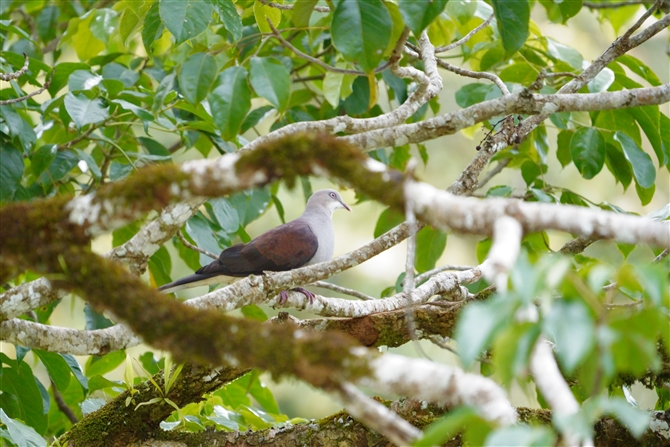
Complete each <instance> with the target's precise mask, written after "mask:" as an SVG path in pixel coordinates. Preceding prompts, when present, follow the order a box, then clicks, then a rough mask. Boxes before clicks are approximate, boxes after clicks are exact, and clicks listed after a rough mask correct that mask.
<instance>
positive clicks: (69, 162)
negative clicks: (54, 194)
mask: <svg viewBox="0 0 670 447" xmlns="http://www.w3.org/2000/svg"><path fill="white" fill-rule="evenodd" d="M77 163H79V157H77V156H76V155H75V154H74V153H73V152H71V151H59V152H58V153H57V154H56V157H55V158H54V160H53V161H52V162H51V164H50V165H49V167H48V168H47V170H46V171H44V172H42V175H40V176H39V178H38V181H39V182H40V183H41V184H42V185H44V186H45V187H46V186H49V185H51V184H53V183H56V182H58V181H60V180H62V179H63V178H64V177H65V176H66V175H68V174H69V173H70V171H72V169H74V167H75V166H77Z"/></svg>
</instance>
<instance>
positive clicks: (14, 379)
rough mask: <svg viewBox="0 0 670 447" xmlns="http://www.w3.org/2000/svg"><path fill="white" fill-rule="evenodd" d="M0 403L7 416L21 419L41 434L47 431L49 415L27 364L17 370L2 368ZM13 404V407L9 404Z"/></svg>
mask: <svg viewBox="0 0 670 447" xmlns="http://www.w3.org/2000/svg"><path fill="white" fill-rule="evenodd" d="M0 372H1V373H2V374H1V375H0V391H2V394H0V402H1V403H2V407H3V408H4V409H5V411H6V412H7V415H8V416H9V417H11V418H14V419H21V420H22V421H24V422H25V423H26V424H28V425H29V426H31V427H33V428H34V429H35V430H36V431H37V432H38V433H39V434H44V433H45V432H46V429H47V422H48V421H47V415H46V414H45V412H44V407H43V405H42V394H41V392H40V390H39V388H38V386H37V379H36V378H35V376H34V375H33V371H32V369H30V366H28V364H27V363H26V362H21V363H19V364H18V365H17V367H16V368H14V367H12V368H2V370H1V371H0ZM10 401H12V402H11V406H9V405H8V404H9V403H10Z"/></svg>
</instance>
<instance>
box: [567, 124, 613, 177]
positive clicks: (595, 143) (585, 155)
mask: <svg viewBox="0 0 670 447" xmlns="http://www.w3.org/2000/svg"><path fill="white" fill-rule="evenodd" d="M605 152H606V149H605V139H604V138H603V136H602V134H601V133H600V131H599V130H597V129H594V128H592V127H582V128H581V129H579V130H578V131H577V132H575V134H574V135H573V136H572V139H571V140H570V154H571V156H572V161H573V162H574V164H575V166H576V167H577V169H578V170H579V172H580V174H582V177H584V178H585V179H587V180H588V179H592V178H593V177H595V175H596V174H598V173H599V172H600V170H601V169H602V168H603V165H604V164H605Z"/></svg>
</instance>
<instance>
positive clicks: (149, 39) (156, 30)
mask: <svg viewBox="0 0 670 447" xmlns="http://www.w3.org/2000/svg"><path fill="white" fill-rule="evenodd" d="M160 3H161V2H154V3H153V4H152V5H151V7H150V8H149V10H148V11H147V15H146V16H145V17H144V26H143V27H142V43H143V44H144V48H145V50H146V52H147V53H148V54H152V53H153V44H154V42H156V41H157V40H158V39H160V37H161V36H162V35H163V32H164V31H165V25H163V20H162V19H161V16H160V11H159V4H160ZM172 76H174V74H172Z"/></svg>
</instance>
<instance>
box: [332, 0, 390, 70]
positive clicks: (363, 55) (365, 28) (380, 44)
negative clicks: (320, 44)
mask: <svg viewBox="0 0 670 447" xmlns="http://www.w3.org/2000/svg"><path fill="white" fill-rule="evenodd" d="M392 31H393V21H392V20H391V14H390V13H389V11H388V9H386V6H384V3H383V2H382V1H381V0H368V1H364V2H363V1H358V0H342V1H341V2H340V3H339V4H338V5H337V7H336V8H335V12H334V13H333V21H332V24H331V34H332V38H333V45H335V48H337V49H338V51H340V52H341V53H342V55H343V56H344V58H345V59H346V60H348V61H350V62H355V63H358V65H360V67H361V68H362V69H363V71H365V72H368V73H370V72H372V71H373V70H374V69H375V68H377V65H379V62H381V60H382V58H383V57H384V54H383V49H384V48H386V46H387V45H388V43H389V39H390V35H391V32H392Z"/></svg>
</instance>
